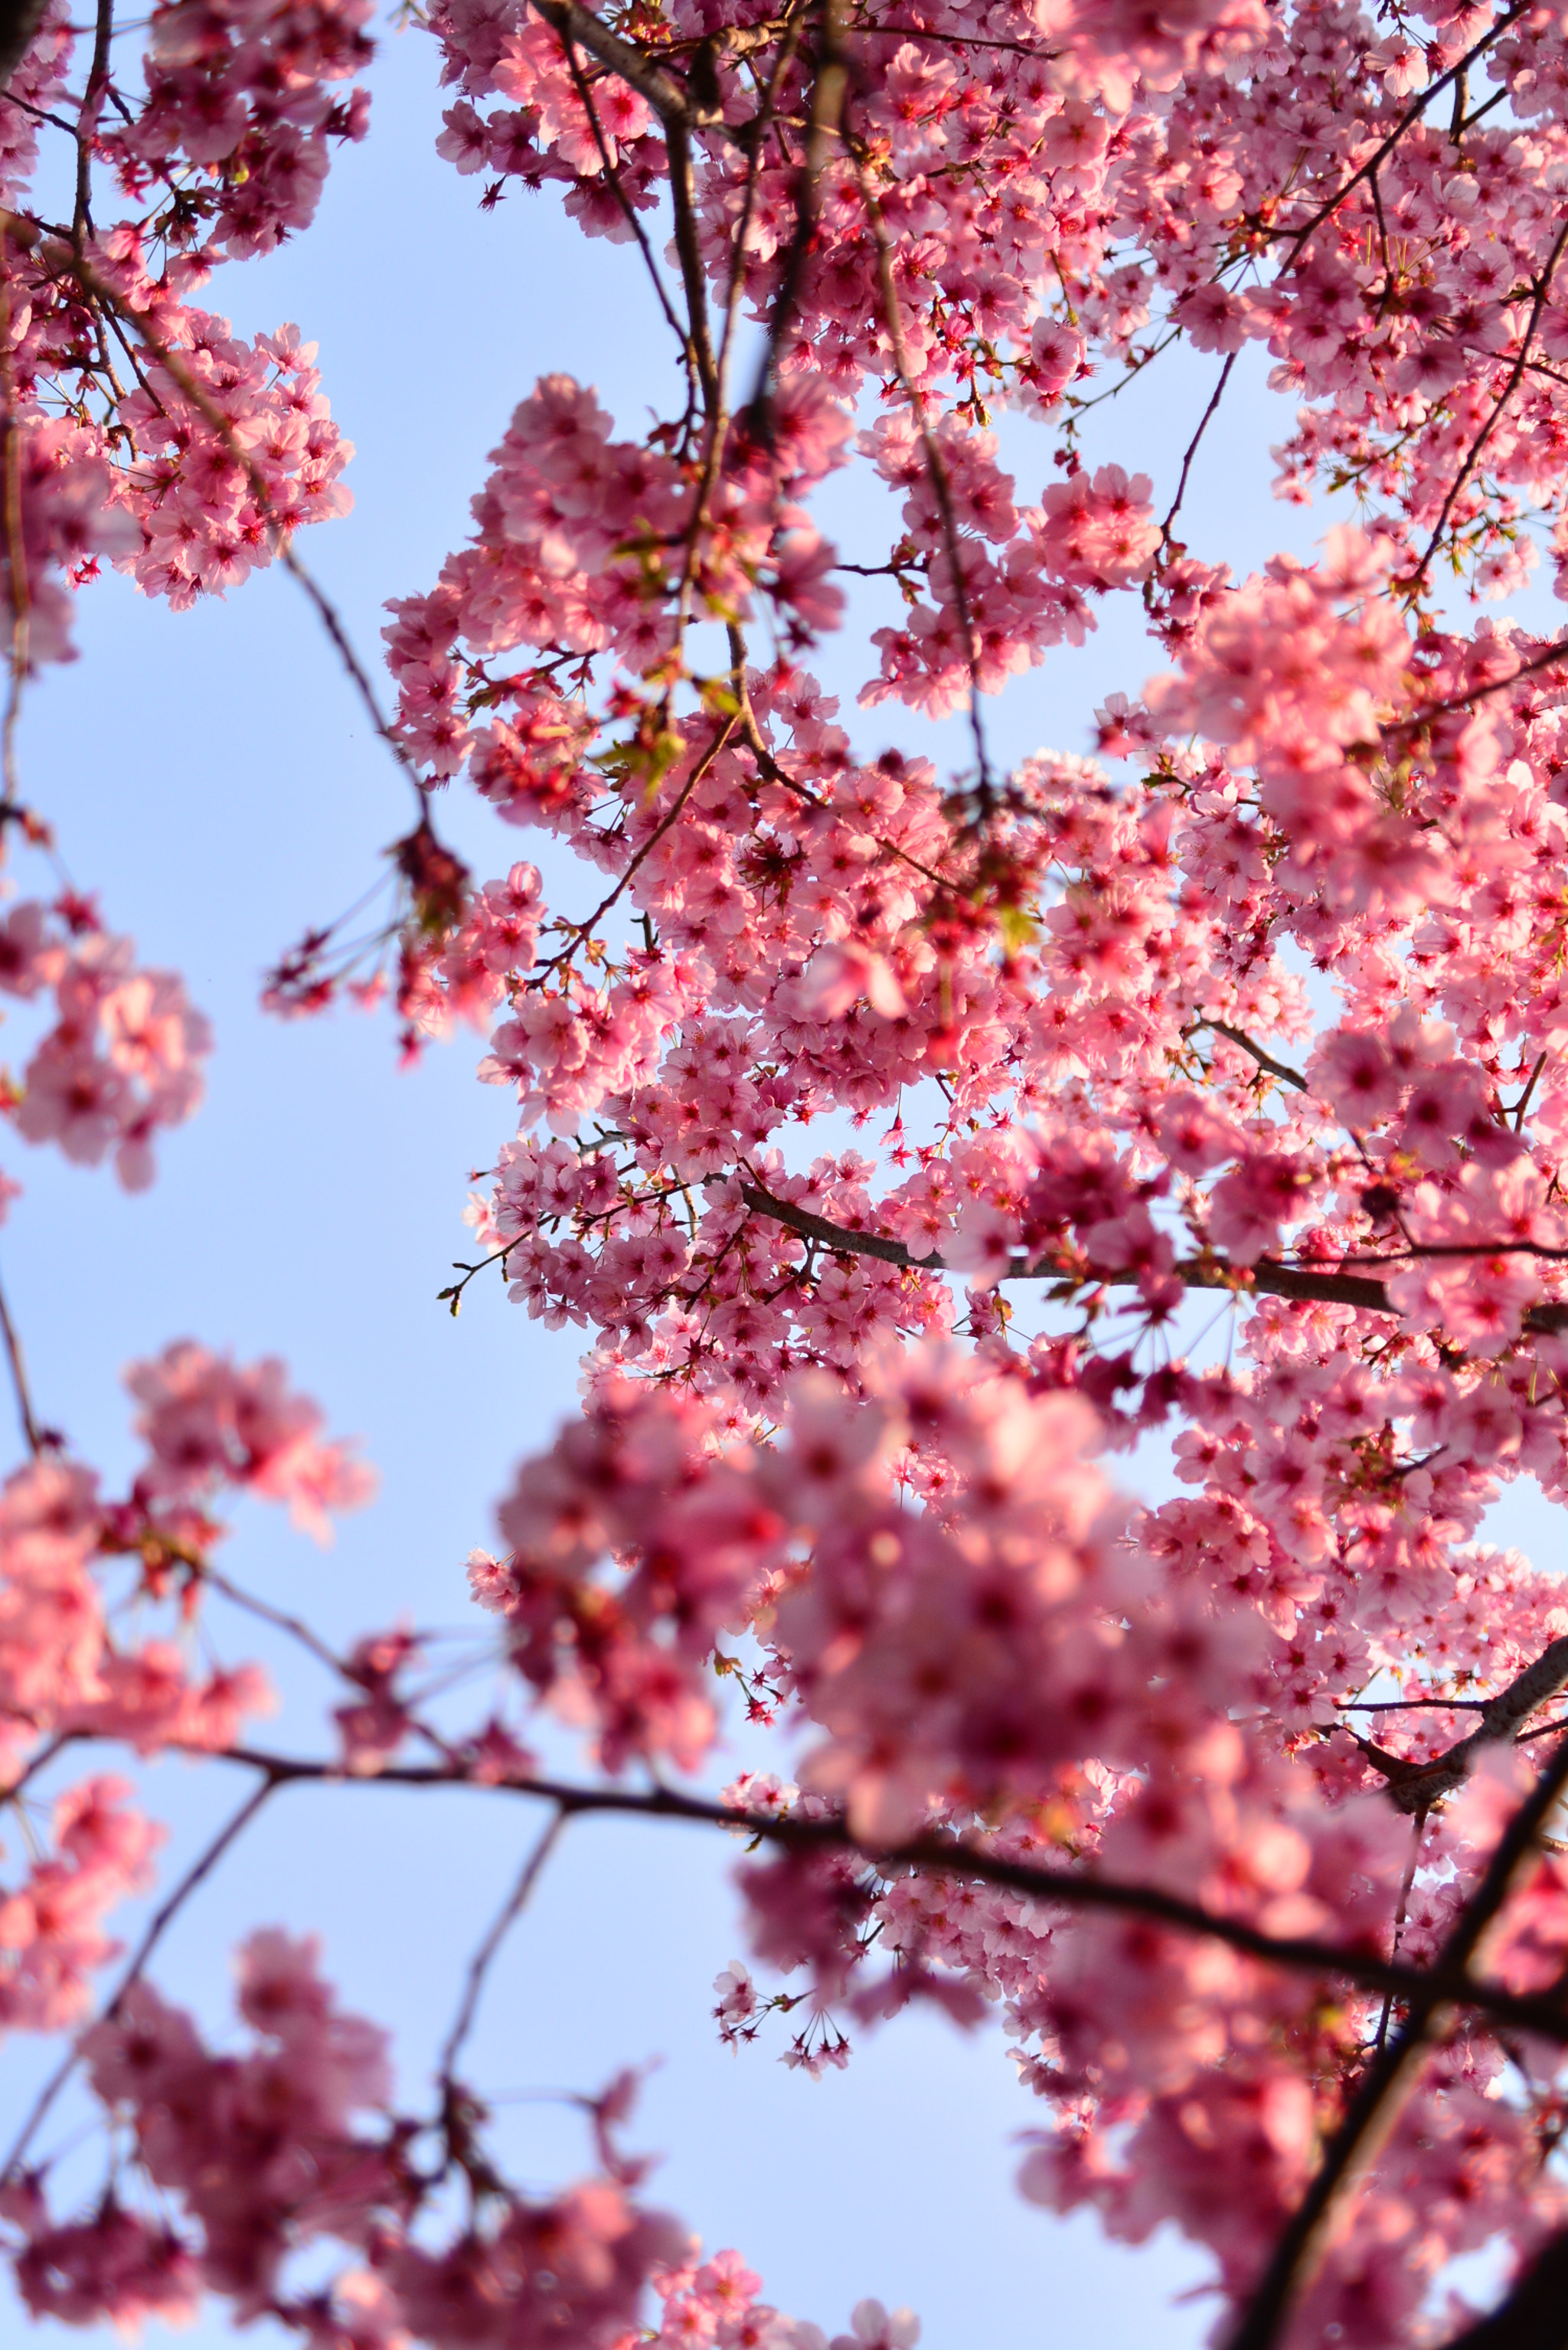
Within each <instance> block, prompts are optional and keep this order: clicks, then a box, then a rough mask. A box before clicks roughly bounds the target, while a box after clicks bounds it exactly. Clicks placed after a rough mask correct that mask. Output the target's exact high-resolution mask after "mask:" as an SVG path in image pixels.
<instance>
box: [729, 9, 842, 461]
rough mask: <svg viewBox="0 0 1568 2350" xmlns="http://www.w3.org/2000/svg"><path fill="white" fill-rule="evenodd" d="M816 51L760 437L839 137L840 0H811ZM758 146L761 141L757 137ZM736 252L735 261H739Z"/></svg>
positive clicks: (763, 386)
mask: <svg viewBox="0 0 1568 2350" xmlns="http://www.w3.org/2000/svg"><path fill="white" fill-rule="evenodd" d="M815 14H816V18H817V26H818V35H817V41H818V54H817V59H816V71H815V75H814V76H813V78H812V85H811V108H810V112H809V114H808V116H807V120H806V132H805V152H804V153H803V155H802V157H801V162H800V169H799V171H798V172H796V174H795V184H794V235H793V236H792V237H791V239H790V244H789V251H788V253H787V254H786V255H784V268H783V270H782V272H781V273H780V276H779V285H778V291H777V292H776V293H775V295H774V300H773V307H772V308H771V310H770V312H769V314H768V336H767V342H766V345H765V346H764V348H763V356H762V359H761V360H760V361H759V363H758V367H757V385H756V390H755V391H754V392H753V394H752V414H753V418H754V419H755V421H756V426H757V430H758V432H760V434H761V435H762V437H763V440H764V441H765V440H766V439H767V438H768V436H769V432H770V429H771V401H772V399H773V391H774V382H775V380H776V378H777V375H778V367H779V358H780V354H781V352H782V351H783V348H784V338H785V337H786V336H787V335H788V333H789V330H790V328H792V327H793V326H794V320H795V314H796V312H797V310H798V309H799V307H800V289H801V282H802V280H803V278H804V277H805V265H806V262H807V260H808V259H809V257H810V255H811V248H812V245H813V244H814V243H815V238H816V221H817V213H818V211H819V209H820V203H821V194H822V173H823V167H824V165H825V164H826V161H827V152H828V149H829V147H830V146H831V145H832V143H833V141H834V140H835V139H836V137H837V135H838V129H839V124H840V122H841V121H842V120H843V115H844V101H845V99H846V96H847V95H848V90H849V67H848V62H847V58H846V51H845V45H844V6H843V0H816V7H815ZM759 148H760V141H759ZM739 257H740V256H739V253H738V252H737V262H738V261H739Z"/></svg>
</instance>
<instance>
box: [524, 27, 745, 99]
mask: <svg viewBox="0 0 1568 2350" xmlns="http://www.w3.org/2000/svg"><path fill="white" fill-rule="evenodd" d="M533 5H534V6H535V8H536V9H537V11H538V13H539V15H540V16H543V18H544V19H545V23H546V25H551V26H554V27H555V29H556V32H557V33H559V35H560V36H561V38H562V39H563V41H576V43H577V44H578V46H579V47H581V48H585V49H587V51H588V53H589V55H590V56H592V57H597V59H598V61H599V63H600V64H601V65H605V66H608V68H610V71H611V72H612V73H616V74H618V75H619V76H620V78H621V79H622V81H624V82H625V83H626V84H627V86H628V88H631V89H635V90H636V91H637V93H638V95H639V97H640V98H645V99H647V100H648V103H649V106H651V107H652V109H653V110H654V112H655V114H657V115H658V117H659V120H660V121H661V122H662V123H663V125H664V127H665V129H666V130H670V129H672V128H674V127H676V126H679V127H680V128H681V129H684V128H685V127H686V126H687V125H688V124H691V123H696V122H701V123H703V125H704V127H705V128H706V127H708V116H707V113H706V111H700V110H699V109H697V108H696V107H694V106H693V105H692V103H691V98H690V96H689V95H688V93H687V92H686V90H685V89H684V88H682V87H681V85H680V82H678V81H676V80H675V79H674V78H672V77H671V76H670V74H667V73H666V72H665V71H664V68H662V66H656V65H654V64H653V63H652V62H651V61H650V59H649V58H648V57H645V56H644V55H643V53H642V51H641V50H640V49H639V48H636V47H633V45H632V43H631V42H630V41H624V40H622V38H621V36H620V35H619V34H618V33H616V32H612V31H611V30H610V27H609V26H607V24H606V23H605V22H604V20H603V19H602V17H598V16H595V15H594V13H593V10H592V9H591V8H585V7H583V6H581V5H580V0H533ZM711 127H712V128H714V129H722V124H720V123H718V122H717V121H715V122H714V123H713V124H712V126H711Z"/></svg>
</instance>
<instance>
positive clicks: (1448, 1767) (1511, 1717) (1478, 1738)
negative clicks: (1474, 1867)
mask: <svg viewBox="0 0 1568 2350" xmlns="http://www.w3.org/2000/svg"><path fill="white" fill-rule="evenodd" d="M1564 1685H1568V1638H1564V1639H1561V1640H1553V1641H1552V1644H1551V1646H1550V1647H1549V1648H1544V1649H1542V1653H1541V1655H1540V1656H1539V1657H1537V1659H1535V1662H1534V1663H1533V1664H1532V1665H1529V1666H1527V1667H1526V1668H1525V1669H1524V1671H1523V1672H1521V1674H1520V1676H1519V1678H1518V1679H1517V1680H1513V1681H1511V1682H1510V1683H1509V1685H1508V1687H1507V1689H1505V1690H1500V1691H1499V1692H1498V1694H1497V1696H1496V1697H1494V1698H1491V1699H1490V1700H1489V1701H1488V1702H1487V1703H1486V1704H1485V1705H1484V1706H1483V1707H1482V1708H1481V1718H1480V1721H1479V1722H1478V1723H1477V1725H1476V1727H1475V1729H1474V1730H1472V1731H1470V1732H1469V1735H1468V1736H1466V1737H1464V1738H1461V1739H1459V1741H1458V1742H1457V1743H1456V1744H1455V1745H1453V1746H1450V1747H1449V1750H1448V1752H1447V1753H1445V1754H1438V1755H1437V1756H1435V1757H1434V1758H1433V1760H1432V1761H1431V1762H1429V1763H1411V1762H1408V1761H1407V1760H1406V1758H1405V1757H1404V1756H1403V1755H1400V1754H1390V1753H1387V1752H1385V1751H1384V1749H1383V1748H1382V1747H1380V1746H1375V1745H1374V1744H1373V1743H1372V1742H1371V1740H1370V1739H1363V1738H1358V1739H1357V1740H1356V1744H1357V1745H1358V1746H1359V1747H1360V1749H1361V1751H1362V1752H1363V1754H1365V1755H1366V1759H1367V1761H1368V1762H1369V1763H1371V1764H1372V1766H1373V1768H1374V1769H1375V1770H1377V1771H1381V1772H1382V1773H1383V1775H1384V1777H1385V1778H1386V1780H1387V1782H1388V1795H1389V1800H1390V1802H1392V1803H1394V1804H1397V1806H1398V1808H1399V1810H1400V1811H1402V1812H1409V1813H1411V1814H1421V1813H1426V1812H1429V1811H1431V1810H1432V1809H1433V1808H1434V1806H1435V1805H1437V1804H1440V1803H1441V1802H1442V1800H1443V1798H1444V1796H1445V1795H1451V1794H1454V1792H1455V1791H1456V1789H1458V1788H1459V1787H1462V1786H1463V1785H1464V1783H1465V1781H1466V1780H1467V1779H1468V1778H1469V1774H1470V1773H1471V1771H1472V1770H1473V1769H1474V1767H1475V1763H1476V1757H1477V1756H1478V1755H1479V1754H1480V1751H1481V1749H1482V1747H1484V1746H1501V1745H1505V1744H1506V1743H1507V1742H1508V1741H1509V1740H1510V1739H1511V1737H1512V1736H1513V1734H1514V1732H1515V1731H1517V1730H1519V1729H1520V1728H1521V1726H1522V1725H1523V1723H1524V1722H1526V1721H1528V1720H1529V1719H1530V1716H1531V1715H1532V1713H1533V1712H1535V1711H1536V1709H1537V1708H1538V1707H1540V1706H1542V1705H1544V1704H1545V1703H1546V1701H1547V1700H1548V1698H1552V1697H1555V1696H1556V1694H1557V1692H1558V1690H1560V1689H1562V1688H1563V1687H1564Z"/></svg>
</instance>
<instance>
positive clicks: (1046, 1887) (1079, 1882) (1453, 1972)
mask: <svg viewBox="0 0 1568 2350" xmlns="http://www.w3.org/2000/svg"><path fill="white" fill-rule="evenodd" d="M70 1742H72V1743H78V1744H88V1743H97V1742H99V1740H98V1736H97V1733H95V1732H93V1731H73V1732H72V1733H70ZM165 1751H167V1752H171V1753H181V1752H192V1753H194V1754H198V1755H199V1756H200V1757H201V1758H202V1759H203V1760H205V1761H208V1762H214V1763H233V1764H234V1765H235V1766H236V1767H237V1768H239V1769H241V1770H248V1771H257V1772H260V1773H263V1774H264V1778H265V1783H266V1788H267V1789H269V1790H270V1789H272V1788H277V1787H288V1786H332V1787H342V1788H362V1787H379V1786H393V1787H423V1788H437V1787H444V1788H449V1789H450V1788H467V1789H472V1790H473V1791H474V1792H476V1793H483V1794H504V1795H522V1796H525V1797H528V1798H530V1799H532V1800H534V1801H536V1802H541V1803H546V1804H553V1805H554V1806H555V1807H556V1810H557V1811H559V1812H560V1813H561V1814H563V1815H564V1816H565V1817H567V1818H576V1817H577V1816H579V1815H580V1816H582V1817H585V1818H586V1817H588V1816H590V1815H591V1814H595V1813H602V1814H607V1815H610V1816H616V1817H625V1818H631V1819H656V1820H674V1821H684V1822H686V1823H688V1824H689V1825H693V1826H698V1827H719V1828H728V1829H730V1830H732V1831H736V1832H738V1833H740V1834H742V1835H746V1836H749V1837H752V1838H754V1839H756V1840H759V1841H761V1842H762V1843H764V1844H774V1845H779V1846H783V1847H784V1848H785V1849H786V1850H796V1851H804V1852H849V1853H854V1854H857V1855H858V1856H860V1858H862V1859H863V1860H865V1861H866V1862H867V1864H868V1865H869V1866H874V1867H876V1868H877V1869H879V1870H882V1871H884V1872H887V1871H890V1870H894V1869H900V1868H910V1869H926V1870H929V1871H931V1872H933V1873H935V1874H937V1875H940V1876H944V1877H973V1878H975V1879H977V1880H978V1881H979V1882H980V1883H981V1884H984V1885H999V1886H1001V1887H1003V1888H1004V1889H1005V1890H1007V1891H1009V1892H1012V1893H1021V1894H1023V1895H1024V1896H1025V1897H1026V1898H1028V1899H1030V1900H1033V1901H1044V1902H1047V1903H1054V1904H1056V1905H1057V1907H1059V1908H1065V1909H1088V1910H1105V1911H1108V1912H1110V1913H1112V1914H1114V1915H1119V1916H1127V1917H1140V1918H1153V1919H1154V1920H1155V1921H1156V1923H1157V1924H1159V1925H1163V1926H1168V1927H1170V1928H1171V1929H1173V1931H1175V1932H1178V1933H1185V1934H1199V1935H1204V1936H1208V1937H1210V1938H1211V1939H1213V1940H1215V1941H1218V1942H1222V1943H1224V1944H1225V1945H1226V1946H1227V1947H1228V1948H1229V1949H1231V1950H1238V1951H1240V1952H1241V1955H1242V1956H1243V1957H1244V1958H1251V1959H1256V1960H1259V1961H1260V1962H1261V1963H1262V1964H1263V1965H1266V1966H1277V1967H1282V1968H1285V1969H1287V1970H1290V1971H1292V1972H1295V1973H1306V1974H1313V1975H1320V1976H1321V1975H1333V1976H1337V1977H1338V1978H1339V1979H1340V1980H1341V1981H1345V1982H1348V1983H1352V1984H1354V1985H1355V1988H1356V1989H1357V1990H1358V1991H1367V1992H1370V1993H1373V1994H1378V1993H1382V1992H1385V1991H1392V1992H1393V1994H1394V1996H1395V1997H1396V1999H1400V2000H1407V2001H1417V2000H1422V1999H1426V2000H1429V2001H1431V2002H1434V2003H1437V2002H1449V2003H1450V2004H1452V2005H1455V2006H1459V2007H1464V2008H1467V2009H1469V2010H1472V2011H1473V2012H1475V2013H1476V2014H1477V2015H1479V2016H1481V2017H1482V2018H1484V2019H1485V2020H1487V2021H1488V2022H1492V2023H1495V2024H1500V2025H1502V2026H1504V2027H1506V2028H1507V2029H1509V2030H1511V2031H1513V2032H1528V2033H1535V2034H1537V2035H1538V2036H1539V2037H1541V2038H1542V2039H1543V2040H1546V2041H1549V2042H1551V2043H1552V2045H1553V2046H1556V2047H1568V2010H1565V2009H1564V2008H1563V2005H1562V2004H1561V2003H1560V2002H1557V2001H1556V2000H1555V1999H1552V1998H1551V1997H1541V1998H1537V1997H1532V1996H1526V1995H1522V1994H1520V1993H1517V1992H1513V1991H1506V1990H1504V1989H1502V1988H1501V1986H1498V1985H1495V1984H1491V1983H1478V1982H1475V1981H1471V1980H1470V1978H1469V1976H1468V1975H1467V1974H1465V1973H1463V1972H1462V1971H1460V1970H1457V1969H1456V1968H1455V1967H1453V1966H1452V1965H1450V1964H1449V1961H1448V1959H1447V1955H1446V1954H1445V1957H1444V1959H1443V1960H1439V1962H1438V1965H1437V1966H1435V1967H1431V1968H1421V1967H1410V1966H1406V1965H1403V1964H1400V1963H1398V1962H1397V1961H1394V1960H1387V1959H1380V1958H1378V1957H1377V1956H1376V1953H1375V1952H1373V1951H1370V1950H1341V1949H1339V1948H1337V1947H1336V1946H1335V1945H1334V1944H1333V1943H1331V1942H1319V1941H1316V1940H1314V1939H1313V1938H1312V1937H1310V1936H1303V1935H1278V1934H1266V1933H1264V1932H1262V1929H1260V1928H1258V1927H1256V1926H1251V1925H1249V1924H1248V1923H1247V1921H1246V1920H1245V1919H1244V1918H1231V1917H1227V1916H1225V1915H1223V1914H1221V1913H1220V1912H1219V1911H1216V1910H1211V1909H1205V1908H1203V1907H1202V1905H1201V1904H1200V1903H1199V1902H1196V1901H1189V1900H1187V1899H1185V1898H1183V1897H1182V1896H1181V1895H1180V1894H1177V1893H1170V1892H1168V1891H1166V1890H1165V1888H1164V1887H1160V1886H1151V1885H1129V1884H1127V1883H1125V1882H1123V1881H1121V1880H1119V1879H1117V1878H1114V1877H1095V1876H1091V1875H1088V1874H1086V1873H1083V1872H1079V1871H1076V1870H1069V1869H1064V1868H1041V1867H1035V1866H1033V1865H1032V1864H1030V1863H1029V1862H1027V1861H1019V1860H1012V1859H1009V1858H1008V1857H1007V1856H1005V1855H1003V1854H1001V1853H995V1852H992V1851H991V1850H990V1849H989V1848H988V1847H987V1846H984V1845H982V1844H976V1843H972V1842H971V1841H969V1840H968V1839H967V1838H964V1837H961V1836H956V1835H938V1834H927V1835H919V1836H911V1837H909V1838H907V1839H906V1840H905V1841H904V1842H902V1843H900V1844H897V1845H890V1846H876V1845H874V1844H868V1843H867V1842H866V1841H865V1840H864V1839H862V1838H860V1837H857V1836H856V1835H852V1834H851V1833H850V1829H849V1826H848V1824H847V1822H846V1821H845V1820H843V1819H814V1820H807V1819H795V1818H788V1817H786V1818H783V1819H781V1818H779V1817H777V1816H776V1815H775V1814H772V1813H765V1812H745V1811H736V1810H733V1809H732V1808H731V1807H730V1806H729V1805H727V1804H716V1803H713V1802H711V1801H710V1800H709V1799H708V1798H707V1797H705V1796H701V1795H687V1794H680V1792H679V1791H678V1790H676V1789H674V1788H669V1787H658V1788H653V1789H651V1790H648V1791H646V1792H644V1791H639V1790H635V1789H630V1788H625V1787H613V1786H599V1787H583V1786H576V1785H574V1784H572V1783H570V1782H569V1781H565V1780H559V1779H546V1778H541V1777H537V1776H535V1775H534V1774H532V1773H530V1774H528V1775H526V1776H524V1775H518V1776H516V1777H514V1778H488V1777H487V1778H483V1779H481V1778H475V1777H472V1776H470V1775H469V1774H468V1773H466V1772H465V1770H464V1769H463V1768H462V1765H461V1764H460V1763H451V1764H437V1763H388V1764H387V1765H386V1766H385V1767H384V1768H383V1769H381V1770H380V1771H378V1772H376V1773H365V1774H362V1775H361V1774H358V1773H350V1772H348V1771H346V1770H345V1768H344V1766H343V1764H342V1763H340V1762H321V1761H317V1760H314V1759H312V1758H310V1757H307V1756H296V1755H290V1754H275V1753H271V1752H267V1751H265V1750H263V1749H261V1748H256V1747H249V1746H228V1747H201V1748H191V1749H188V1750H187V1749H184V1748H182V1747H180V1746H179V1745H171V1746H170V1747H169V1748H168V1749H167V1750H165ZM1561 1759H1562V1760H1563V1763H1564V1764H1565V1765H1568V1741H1565V1742H1564V1747H1563V1756H1562V1758H1561ZM259 1800H260V1797H259V1795H258V1796H255V1797H253V1798H252V1799H251V1805H252V1807H253V1808H254V1804H256V1803H257V1802H258V1801H259ZM1552 1800H1555V1796H1553V1798H1552ZM239 1825H243V1819H242V1820H237V1821H236V1822H234V1823H232V1824H231V1828H230V1829H229V1830H227V1831H225V1835H232V1834H234V1833H235V1832H237V1828H238V1826H239ZM211 1857H215V1855H214V1856H211ZM209 1865H210V1860H209ZM187 1889H189V1886H188V1885H187V1886H186V1887H182V1889H181V1893H180V1896H179V1897H178V1898H183V1896H184V1892H185V1891H186V1890H187ZM1478 1898H1479V1897H1478ZM128 1987H129V1986H128V1985H127V1986H122V1990H123V1988H128ZM4 2176H5V2173H3V2172H0V2178H3V2177H4Z"/></svg>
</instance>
